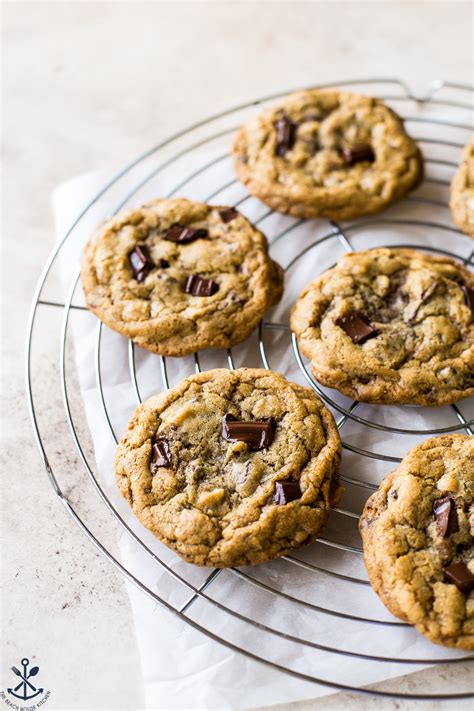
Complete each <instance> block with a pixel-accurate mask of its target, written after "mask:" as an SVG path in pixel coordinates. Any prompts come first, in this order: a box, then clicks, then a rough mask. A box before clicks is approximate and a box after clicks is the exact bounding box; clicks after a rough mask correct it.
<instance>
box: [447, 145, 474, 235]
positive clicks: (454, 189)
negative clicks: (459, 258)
mask: <svg viewBox="0 0 474 711" xmlns="http://www.w3.org/2000/svg"><path fill="white" fill-rule="evenodd" d="M449 206H450V208H451V214H452V216H453V220H454V222H455V223H456V225H457V226H458V227H459V229H460V230H462V231H463V232H465V233H466V234H467V235H469V237H472V238H473V239H474V139H473V140H472V141H471V143H470V144H469V145H467V146H466V148H465V150H464V156H463V162H462V163H461V165H460V166H459V168H458V169H457V171H456V173H455V175H454V177H453V179H452V181H451V199H450V201H449Z"/></svg>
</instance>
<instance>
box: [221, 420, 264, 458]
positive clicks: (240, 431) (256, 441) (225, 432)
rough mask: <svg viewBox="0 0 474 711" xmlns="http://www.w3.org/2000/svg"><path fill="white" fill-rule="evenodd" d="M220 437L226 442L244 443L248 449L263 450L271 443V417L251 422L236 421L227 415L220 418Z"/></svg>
mask: <svg viewBox="0 0 474 711" xmlns="http://www.w3.org/2000/svg"><path fill="white" fill-rule="evenodd" d="M222 436H223V438H224V439H226V440H227V441H228V442H245V444H248V446H249V449H264V448H265V447H269V446H270V445H271V443H272V442H273V438H274V436H275V423H274V422H273V420H272V418H271V417H264V418H262V419H261V420H254V421H251V422H243V421H238V420H236V418H235V417H234V416H233V415H231V414H229V413H228V414H227V415H224V417H223V418H222Z"/></svg>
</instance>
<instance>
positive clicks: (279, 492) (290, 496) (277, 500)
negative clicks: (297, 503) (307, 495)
mask: <svg viewBox="0 0 474 711" xmlns="http://www.w3.org/2000/svg"><path fill="white" fill-rule="evenodd" d="M302 495H303V492H302V491H301V489H300V485H299V483H298V482H297V481H291V480H290V479H285V480H283V481H277V482H276V483H275V493H274V494H273V500H272V501H273V503H274V504H280V505H281V504H287V503H288V502H290V501H294V500H295V499H300V498H301V497H302Z"/></svg>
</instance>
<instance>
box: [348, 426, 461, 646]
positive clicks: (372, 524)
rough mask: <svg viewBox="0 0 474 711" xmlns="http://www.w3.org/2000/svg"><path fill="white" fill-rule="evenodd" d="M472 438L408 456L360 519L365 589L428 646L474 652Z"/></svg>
mask: <svg viewBox="0 0 474 711" xmlns="http://www.w3.org/2000/svg"><path fill="white" fill-rule="evenodd" d="M473 498H474V438H473V437H469V436H468V435H446V436H443V437H434V438H433V439H429V440H427V441H426V442H424V443H423V444H421V445H419V446H418V447H415V448H414V449H412V450H411V451H410V452H409V453H408V454H407V455H406V457H405V458H404V459H403V461H402V463H401V464H400V466H399V467H398V468H397V469H395V471H394V472H392V473H391V474H389V475H388V476H387V477H386V478H385V479H384V481H383V482H382V484H381V485H380V487H379V489H378V490H377V491H376V492H375V494H373V495H372V496H371V497H370V498H369V500H368V501H367V503H366V505H365V508H364V511H363V514H362V517H361V519H360V532H361V535H362V541H363V544H364V558H365V563H366V566H367V570H368V573H369V578H370V582H371V584H372V586H373V588H374V590H375V592H376V593H377V594H378V595H379V597H380V598H381V600H382V602H383V603H384V604H385V605H386V606H387V608H388V609H389V610H390V612H392V613H393V614H394V615H396V616H397V617H400V618H401V619H402V620H405V621H406V622H409V623H410V624H412V625H415V627H416V628H417V630H418V631H419V632H421V633H422V634H424V635H425V636H426V637H428V639H430V640H431V641H432V642H436V643H438V644H444V645H446V646H448V647H459V648H460V649H468V650H474V550H473V534H474V510H473Z"/></svg>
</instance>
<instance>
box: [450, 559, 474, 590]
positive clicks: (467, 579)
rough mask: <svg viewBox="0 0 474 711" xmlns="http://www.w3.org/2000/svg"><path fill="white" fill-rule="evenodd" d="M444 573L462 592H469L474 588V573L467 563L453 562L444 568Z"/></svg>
mask: <svg viewBox="0 0 474 711" xmlns="http://www.w3.org/2000/svg"><path fill="white" fill-rule="evenodd" d="M444 574H445V576H446V578H447V579H448V581H449V582H450V583H454V585H455V586H456V587H457V588H458V589H459V590H460V591H461V592H463V593H468V592H470V591H471V590H473V589H474V575H473V574H472V573H471V571H470V570H469V568H468V567H467V565H466V564H465V563H451V565H448V567H447V568H445V569H444Z"/></svg>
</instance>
